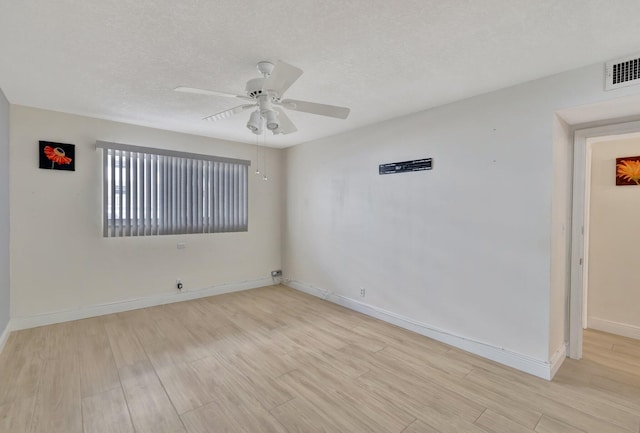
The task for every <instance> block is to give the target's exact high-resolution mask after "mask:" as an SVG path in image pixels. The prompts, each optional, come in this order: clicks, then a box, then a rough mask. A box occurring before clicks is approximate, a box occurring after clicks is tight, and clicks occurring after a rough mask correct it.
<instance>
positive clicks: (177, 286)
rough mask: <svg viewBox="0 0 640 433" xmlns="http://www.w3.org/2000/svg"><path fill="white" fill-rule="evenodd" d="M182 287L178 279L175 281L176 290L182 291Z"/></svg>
mask: <svg viewBox="0 0 640 433" xmlns="http://www.w3.org/2000/svg"><path fill="white" fill-rule="evenodd" d="M182 287H183V286H182V280H181V279H180V278H178V279H177V280H176V288H177V289H178V290H182Z"/></svg>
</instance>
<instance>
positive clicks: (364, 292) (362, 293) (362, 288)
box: [360, 287, 367, 298]
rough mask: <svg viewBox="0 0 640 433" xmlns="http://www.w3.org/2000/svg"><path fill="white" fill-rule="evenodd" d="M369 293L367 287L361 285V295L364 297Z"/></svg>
mask: <svg viewBox="0 0 640 433" xmlns="http://www.w3.org/2000/svg"><path fill="white" fill-rule="evenodd" d="M366 294H367V289H365V288H364V287H360V297H361V298H364V297H365V296H366Z"/></svg>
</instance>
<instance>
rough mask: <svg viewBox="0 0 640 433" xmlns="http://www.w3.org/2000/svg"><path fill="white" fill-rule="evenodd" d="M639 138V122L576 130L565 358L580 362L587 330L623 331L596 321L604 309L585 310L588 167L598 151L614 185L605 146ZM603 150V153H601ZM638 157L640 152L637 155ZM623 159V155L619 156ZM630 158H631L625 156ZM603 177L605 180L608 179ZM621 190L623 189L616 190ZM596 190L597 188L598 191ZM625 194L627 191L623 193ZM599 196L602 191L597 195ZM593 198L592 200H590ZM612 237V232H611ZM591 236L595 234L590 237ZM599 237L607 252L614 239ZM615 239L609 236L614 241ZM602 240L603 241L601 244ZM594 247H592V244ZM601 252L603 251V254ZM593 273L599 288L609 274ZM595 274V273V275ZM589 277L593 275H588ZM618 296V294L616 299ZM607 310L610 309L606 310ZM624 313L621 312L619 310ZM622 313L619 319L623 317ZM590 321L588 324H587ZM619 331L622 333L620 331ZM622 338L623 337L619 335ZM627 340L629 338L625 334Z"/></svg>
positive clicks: (599, 270)
mask: <svg viewBox="0 0 640 433" xmlns="http://www.w3.org/2000/svg"><path fill="white" fill-rule="evenodd" d="M634 137H635V138H639V137H640V122H628V123H621V124H615V125H607V126H603V127H598V128H589V129H583V130H578V131H576V132H575V134H574V167H573V168H574V173H573V210H572V245H571V247H572V250H571V251H572V253H571V287H570V291H571V293H570V307H569V309H570V315H569V317H570V323H569V356H570V357H571V358H574V359H581V358H582V356H583V330H584V328H586V327H587V326H590V327H593V328H598V329H600V330H602V331H605V332H613V333H616V334H620V333H621V332H623V331H624V327H622V328H621V327H620V326H618V327H615V324H616V323H617V324H618V325H620V324H621V322H617V321H616V320H609V319H607V318H603V317H598V315H600V316H606V317H609V318H610V317H611V313H612V311H610V310H611V309H610V308H609V311H607V307H606V306H605V308H601V309H598V308H593V307H594V306H593V305H592V308H591V309H589V308H588V307H589V287H588V286H589V277H590V274H589V270H590V264H589V257H590V245H591V239H590V238H591V237H590V234H591V230H590V222H591V217H592V215H591V212H590V208H591V199H592V191H591V186H592V180H593V176H592V174H596V173H592V170H591V169H592V163H593V162H594V160H593V155H594V154H593V149H594V146H597V147H598V151H597V152H596V157H597V158H599V159H598V161H601V160H602V161H606V163H603V164H602V165H606V166H607V167H604V168H605V169H606V170H610V171H611V173H610V175H611V177H610V178H609V180H607V182H610V183H612V182H613V183H612V184H611V185H615V183H614V182H615V163H614V164H613V166H614V169H613V170H611V167H610V166H611V161H612V159H611V158H612V157H611V154H610V153H611V152H610V151H611V149H606V147H605V146H606V145H607V143H614V142H618V141H624V140H625V139H633V138H634ZM639 141H640V138H639ZM603 149H604V150H603ZM638 155H640V152H638ZM620 156H627V155H620ZM628 156H633V155H628ZM602 168H603V167H601V166H600V165H598V166H597V169H598V170H601V169H602ZM608 175H609V174H606V175H605V176H608ZM597 176H598V179H599V181H600V180H601V178H602V179H604V177H603V173H601V172H598V173H597ZM611 185H607V188H608V189H606V188H605V189H606V191H604V194H610V195H611V196H616V195H617V196H620V194H619V193H621V192H623V190H622V189H617V190H616V189H614V188H609V186H611ZM618 188H623V187H618ZM627 188H635V186H629V187H627ZM638 188H640V186H638ZM599 189H600V188H599ZM627 191H629V190H627ZM599 192H600V193H601V194H602V193H603V191H599ZM594 198H595V197H594ZM597 199H598V200H601V199H602V197H601V196H598V197H597ZM609 199H611V197H607V200H609ZM593 216H594V217H596V218H598V219H599V220H601V219H602V218H601V217H602V215H600V214H597V215H593ZM612 233H615V230H614V231H613V232H612ZM594 234H595V233H594ZM602 235H603V234H602V233H600V232H598V234H597V236H598V238H597V239H594V241H596V242H598V245H602V244H604V245H605V247H606V248H611V247H612V243H615V239H607V237H606V236H604V238H603V236H602ZM619 235H620V233H616V235H615V236H619ZM615 236H613V237H614V238H615ZM603 239H604V240H603ZM594 246H595V244H594ZM606 248H605V250H606ZM593 271H594V272H595V273H596V275H598V278H599V279H600V280H599V281H600V282H599V284H600V285H602V281H606V279H607V278H612V275H613V274H609V275H608V274H607V269H606V267H604V266H602V263H598V266H597V267H594V268H593ZM596 271H597V272H596ZM592 276H593V275H592ZM594 287H595V286H594ZM592 295H593V301H594V302H600V303H601V301H602V297H603V296H606V295H607V293H603V291H602V290H600V291H599V292H595V291H594V292H593V293H592ZM616 296H620V294H618V295H616ZM609 307H610V306H609ZM623 310H624V308H623ZM624 314H627V313H625V312H624V311H623V312H622V315H623V316H624ZM589 320H591V322H592V323H589ZM627 328H628V329H627V331H628V330H629V329H632V327H629V326H627ZM621 329H622V331H621ZM623 335H624V334H623ZM627 336H630V335H629V334H628V333H627Z"/></svg>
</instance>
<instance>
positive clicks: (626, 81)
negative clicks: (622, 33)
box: [604, 54, 640, 90]
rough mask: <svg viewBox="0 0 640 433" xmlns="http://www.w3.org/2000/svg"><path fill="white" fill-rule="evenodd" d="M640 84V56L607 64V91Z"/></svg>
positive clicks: (605, 85)
mask: <svg viewBox="0 0 640 433" xmlns="http://www.w3.org/2000/svg"><path fill="white" fill-rule="evenodd" d="M638 84H640V54H636V55H634V56H628V57H623V58H621V59H616V60H611V61H610V62H607V63H606V64H605V84H604V89H605V90H613V89H618V88H620V87H627V86H637V85H638Z"/></svg>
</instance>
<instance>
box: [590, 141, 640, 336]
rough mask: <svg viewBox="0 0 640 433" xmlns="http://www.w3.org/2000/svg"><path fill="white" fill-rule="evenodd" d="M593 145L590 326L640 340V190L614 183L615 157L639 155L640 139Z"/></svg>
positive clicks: (636, 187) (635, 187)
mask: <svg viewBox="0 0 640 433" xmlns="http://www.w3.org/2000/svg"><path fill="white" fill-rule="evenodd" d="M591 146H592V151H591V188H590V215H589V218H590V219H589V273H588V304H587V309H588V316H587V317H588V318H587V323H588V326H589V327H593V328H596V329H603V330H606V331H609V332H617V333H622V334H623V335H629V333H631V335H629V336H634V335H633V333H634V331H635V336H636V337H637V338H640V314H638V311H639V310H638V305H640V285H639V284H638V283H639V282H640V266H638V263H637V262H638V251H637V246H638V245H640V230H638V215H640V186H616V181H615V172H616V158H619V157H624V156H638V155H640V137H635V138H620V139H615V140H610V141H601V142H596V143H593V144H592V145H591ZM625 331H626V333H625Z"/></svg>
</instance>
